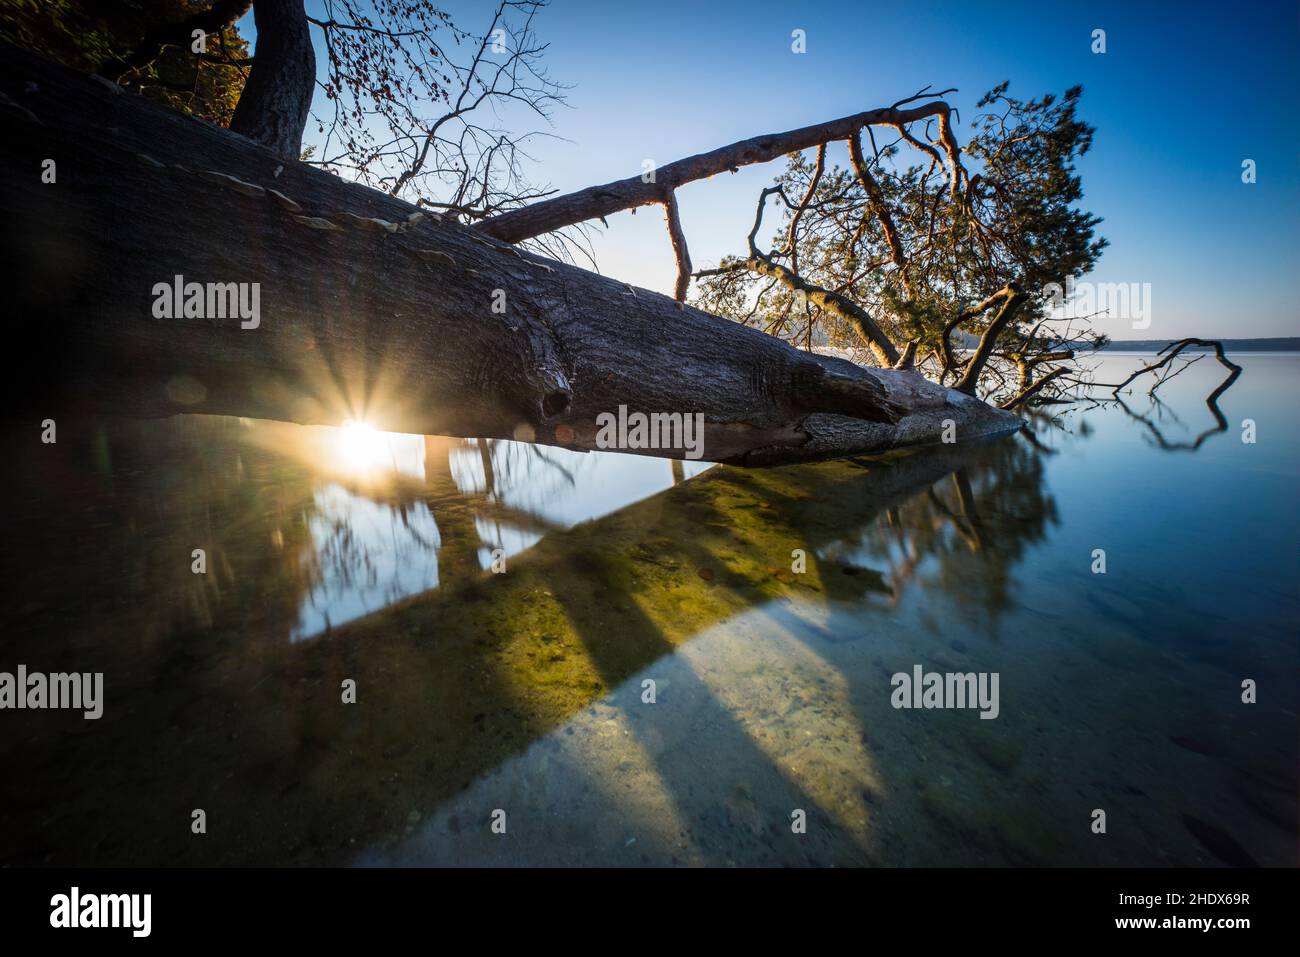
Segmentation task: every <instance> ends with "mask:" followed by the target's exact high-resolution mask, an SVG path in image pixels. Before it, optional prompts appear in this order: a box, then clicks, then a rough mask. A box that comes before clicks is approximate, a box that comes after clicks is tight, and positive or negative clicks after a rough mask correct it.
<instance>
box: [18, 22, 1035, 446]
mask: <svg viewBox="0 0 1300 957" xmlns="http://www.w3.org/2000/svg"><path fill="white" fill-rule="evenodd" d="M0 93H2V94H3V98H0V114H3V115H4V116H5V118H6V122H7V124H8V126H9V127H10V131H11V133H13V134H16V135H13V136H12V137H11V142H12V146H11V148H10V149H9V150H7V151H6V153H5V155H4V157H3V160H0V171H2V174H0V175H2V178H0V191H2V193H3V198H4V209H5V210H6V215H7V217H8V222H7V224H6V230H5V238H4V240H3V242H4V250H3V251H4V256H3V261H4V262H5V264H6V266H7V267H8V268H9V269H10V270H12V278H11V281H10V283H9V286H8V289H9V292H10V296H11V297H12V298H11V302H12V303H13V305H14V314H15V315H16V316H17V317H19V320H18V322H16V323H14V324H13V333H14V334H15V335H16V337H17V339H18V342H17V346H18V348H17V349H16V350H15V351H14V352H13V353H12V354H13V355H14V357H15V358H16V359H17V360H18V361H17V362H16V363H15V368H13V369H11V371H10V375H9V376H8V377H7V386H8V389H9V392H10V395H9V396H8V402H7V403H6V408H7V409H8V410H9V413H10V414H18V413H21V414H35V415H39V416H40V417H42V418H44V417H57V415H58V414H64V413H79V412H85V413H96V414H99V413H126V414H135V415H151V416H152V415H170V414H175V413H179V412H197V413H211V414H224V415H241V416H250V417H259V418H268V419H281V420H287V421H294V422H302V423H320V424H329V425H337V424H339V423H340V422H342V421H343V420H345V419H348V418H364V419H366V420H367V421H369V422H371V423H372V424H373V425H375V426H376V427H377V428H382V429H388V430H394V431H404V432H414V433H423V434H442V435H454V436H484V437H503V438H521V439H524V440H527V441H536V442H540V443H545V444H552V445H561V446H565V447H569V448H577V449H595V448H597V447H599V446H598V444H597V434H598V431H599V430H598V419H597V417H598V416H601V415H602V414H603V413H617V411H618V409H619V407H620V406H626V407H627V408H628V409H629V410H631V411H634V412H642V413H646V414H651V413H682V414H694V413H700V414H702V415H703V417H704V423H705V425H704V441H703V458H705V459H707V460H709V461H728V462H736V463H742V464H754V465H769V464H777V463H781V462H788V461H797V460H805V459H815V458H825V457H830V456H836V455H845V454H852V453H856V452H872V451H880V450H883V449H889V448H895V447H899V446H912V445H923V444H929V443H933V442H936V441H938V440H939V437H940V433H941V431H942V430H943V429H944V423H945V422H946V421H948V420H951V421H952V422H953V423H954V424H955V426H956V436H957V438H958V439H959V440H962V441H964V440H967V439H972V438H976V437H980V436H985V435H990V434H998V433H1004V432H1008V431H1012V430H1014V429H1016V428H1018V426H1019V420H1018V419H1017V418H1016V417H1015V416H1014V415H1011V414H1009V413H1006V412H1002V411H1000V410H997V409H993V408H991V407H989V406H987V405H986V404H984V403H982V402H980V401H978V400H977V399H974V398H971V397H968V396H962V395H959V394H957V393H955V392H953V391H952V390H949V389H945V388H943V387H940V386H938V385H936V384H934V383H931V382H928V381H927V380H925V379H923V378H922V377H921V376H919V375H917V374H916V373H914V372H910V371H903V370H888V369H866V368H862V367H859V366H856V365H854V364H852V363H849V362H847V361H844V360H840V359H833V358H826V357H818V356H813V355H810V354H808V353H803V352H799V351H798V350H795V349H793V348H791V347H789V346H787V345H785V344H784V343H782V342H780V341H779V340H777V339H775V338H773V337H770V336H766V335H763V334H762V333H760V332H758V331H757V330H753V329H748V328H745V327H743V326H740V325H738V324H736V323H732V322H729V321H727V320H725V319H722V318H719V317H717V316H712V315H709V314H707V313H704V312H701V311H699V310H696V309H692V308H689V307H686V306H684V305H683V304H681V303H677V302H674V301H673V300H672V299H670V298H668V297H666V296H662V295H659V294H656V293H652V292H648V291H646V290H637V289H633V288H632V287H630V286H627V285H624V284H622V283H618V282H616V281H613V280H610V279H607V278H604V277H601V276H597V275H595V274H593V273H590V272H587V271H585V270H582V269H578V268H576V267H572V266H568V265H565V264H561V263H556V262H550V261H546V260H543V259H541V258H538V257H534V256H531V255H528V254H526V253H522V252H520V251H519V250H517V249H515V248H514V247H512V246H510V245H508V244H506V243H503V242H501V241H500V240H497V239H494V238H490V237H487V236H485V235H484V234H483V233H482V232H479V231H477V230H473V229H469V228H465V227H462V226H459V225H457V224H455V223H453V222H451V221H442V220H439V219H438V218H436V217H435V216H433V215H432V214H429V213H419V212H417V210H416V209H415V208H414V207H412V206H410V205H409V204H407V203H404V202H402V201H400V200H397V199H394V198H392V197H390V196H387V195H385V194H382V193H379V192H377V191H374V190H371V189H368V188H366V187H363V186H360V185H357V184H353V183H347V182H344V181H343V180H341V179H339V178H337V177H335V176H333V175H330V174H328V173H325V172H322V171H320V170H317V169H314V168H312V167H309V166H306V165H304V164H301V163H297V162H294V161H292V160H284V159H280V158H277V157H276V156H275V155H274V154H273V153H272V152H270V151H268V150H266V149H264V148H262V147H260V146H258V145H257V144H254V143H252V142H251V141H249V140H247V139H245V138H243V137H241V136H238V135H236V134H234V133H231V132H229V131H226V130H222V129H219V128H217V127H215V126H212V125H210V124H207V123H204V122H202V121H199V120H196V119H193V118H190V117H186V116H183V115H180V114H176V113H172V112H170V111H167V110H164V109H162V108H160V107H158V106H155V105H154V104H151V103H149V102H147V101H145V100H143V99H141V98H139V97H135V96H132V95H129V94H126V93H124V92H122V91H121V90H120V89H119V88H118V87H116V86H115V85H114V84H112V83H110V82H109V81H106V80H102V79H100V78H96V77H87V76H83V75H80V74H76V73H73V72H71V71H68V70H66V69H64V68H62V67H59V66H56V65H54V64H52V63H49V62H47V61H44V60H42V59H40V58H38V57H35V56H33V55H31V54H28V53H25V52H23V51H19V50H16V49H14V48H11V47H7V46H4V47H0ZM51 162H52V164H53V165H52V166H51ZM51 175H53V181H52V182H50V181H47V180H48V179H49V178H50V176H51ZM176 277H183V279H181V280H177V279H176ZM191 282H194V283H200V284H217V283H220V284H227V283H230V284H240V285H239V286H231V287H229V289H227V290H225V291H224V292H223V290H222V289H218V290H217V293H218V295H217V297H216V298H217V299H219V300H220V301H221V302H225V299H224V296H225V294H226V293H228V292H229V291H230V290H235V291H236V292H238V293H242V294H243V295H244V296H245V299H244V301H245V303H247V304H256V306H257V308H256V309H254V310H252V312H256V316H252V315H251V314H250V315H248V316H243V317H242V318H241V317H232V316H230V315H229V313H228V312H227V313H221V314H217V313H216V312H214V308H213V294H212V292H211V287H206V288H207V299H206V300H205V301H206V306H207V308H206V310H205V309H204V308H203V303H202V302H200V303H199V305H198V307H197V308H196V309H195V310H194V311H195V312H196V313H199V314H195V315H191V316H190V317H188V318H185V317H183V315H182V317H179V318H175V317H174V318H163V317H161V316H160V312H161V311H162V309H161V307H160V305H159V304H160V302H161V301H163V300H167V299H169V298H170V297H169V296H168V295H167V294H166V292H167V290H168V288H169V287H172V286H177V285H179V286H180V287H181V291H182V292H184V293H185V295H184V298H185V299H186V300H187V302H186V303H184V304H183V303H181V302H177V303H175V304H174V305H175V306H177V307H178V308H180V307H182V306H188V305H189V302H188V300H189V299H190V298H191V297H190V295H189V292H188V291H187V290H185V288H184V284H185V283H191ZM160 290H161V291H160ZM254 291H256V295H257V298H253V294H254ZM202 292H203V290H200V293H202ZM181 298H182V296H180V295H178V296H177V299H178V300H179V299H181ZM199 298H200V300H202V299H203V296H202V295H200V297H199ZM234 301H235V300H231V302H232V303H233V302H234ZM182 312H183V310H182ZM629 451H643V452H647V454H654V455H659V456H662V457H670V458H681V457H685V455H686V450H685V449H683V448H676V449H672V448H667V449H656V450H653V451H651V450H646V449H629Z"/></svg>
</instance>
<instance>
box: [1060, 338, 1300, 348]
mask: <svg viewBox="0 0 1300 957" xmlns="http://www.w3.org/2000/svg"><path fill="white" fill-rule="evenodd" d="M1178 341H1179V340H1178V339H1117V340H1111V341H1110V342H1108V343H1106V345H1104V346H1102V347H1101V350H1100V351H1102V352H1159V351H1160V350H1161V349H1164V348H1165V347H1166V346H1168V345H1169V344H1170V343H1173V342H1178ZM1219 341H1220V342H1222V343H1223V348H1224V349H1226V350H1227V351H1228V352H1300V336H1279V337H1274V338H1266V339H1220V340H1219ZM1076 347H1077V348H1080V347H1084V344H1083V343H1078V344H1076ZM1183 351H1184V352H1208V351H1210V350H1209V348H1208V347H1206V346H1188V347H1187V348H1186V349H1184V350H1183Z"/></svg>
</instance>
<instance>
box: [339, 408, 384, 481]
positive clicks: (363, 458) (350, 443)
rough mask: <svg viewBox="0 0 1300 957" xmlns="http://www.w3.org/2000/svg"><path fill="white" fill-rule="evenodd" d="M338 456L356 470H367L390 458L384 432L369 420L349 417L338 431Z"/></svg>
mask: <svg viewBox="0 0 1300 957" xmlns="http://www.w3.org/2000/svg"><path fill="white" fill-rule="evenodd" d="M338 453H339V458H340V459H342V461H343V463H344V464H345V465H346V466H347V467H348V468H349V469H352V470H354V471H357V472H368V471H370V470H371V469H374V468H377V467H378V466H380V465H382V464H384V463H385V462H387V461H388V460H389V458H390V455H389V449H388V441H387V436H386V435H385V433H383V432H380V431H379V430H378V429H376V428H375V427H374V426H373V425H371V424H370V423H369V422H361V421H358V420H356V419H349V420H348V421H346V422H344V423H343V426H342V427H341V428H340V429H339V432H338Z"/></svg>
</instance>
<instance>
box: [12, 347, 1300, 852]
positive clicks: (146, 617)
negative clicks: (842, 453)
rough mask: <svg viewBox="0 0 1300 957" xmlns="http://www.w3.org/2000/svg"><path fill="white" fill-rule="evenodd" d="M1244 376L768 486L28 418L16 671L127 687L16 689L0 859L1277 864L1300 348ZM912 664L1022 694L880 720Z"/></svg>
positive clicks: (1286, 828)
mask: <svg viewBox="0 0 1300 957" xmlns="http://www.w3.org/2000/svg"><path fill="white" fill-rule="evenodd" d="M1234 358H1236V359H1237V361H1239V362H1240V364H1242V365H1243V366H1244V368H1245V372H1244V373H1243V375H1242V377H1241V378H1240V379H1239V380H1238V382H1237V383H1236V384H1235V385H1234V386H1233V387H1232V388H1231V389H1230V390H1229V391H1228V392H1227V393H1226V394H1225V395H1224V396H1223V397H1222V398H1221V400H1220V403H1219V404H1220V407H1221V409H1222V411H1223V415H1224V417H1225V419H1226V421H1227V425H1228V427H1227V430H1226V431H1223V432H1219V433H1217V434H1210V435H1209V436H1208V437H1205V438H1204V440H1203V441H1202V442H1201V444H1200V447H1199V448H1197V449H1195V450H1192V449H1189V448H1185V447H1182V446H1183V445H1191V444H1194V443H1195V442H1196V441H1197V438H1198V436H1201V435H1202V433H1204V432H1205V431H1207V430H1211V429H1213V428H1214V427H1215V419H1214V417H1213V416H1212V414H1211V412H1210V411H1209V409H1207V407H1206V405H1205V401H1204V400H1205V396H1206V395H1207V394H1208V393H1209V392H1210V391H1211V390H1212V389H1213V388H1214V386H1215V385H1216V384H1217V383H1218V382H1219V381H1220V380H1221V378H1222V372H1223V370H1222V369H1221V367H1219V366H1218V365H1216V364H1215V363H1214V360H1213V358H1209V357H1207V358H1206V359H1203V360H1201V361H1200V362H1197V363H1196V364H1195V365H1193V366H1192V367H1190V368H1189V369H1188V370H1187V371H1186V372H1184V373H1182V374H1181V375H1179V376H1178V377H1177V378H1175V379H1173V380H1171V381H1170V382H1169V383H1168V384H1167V385H1166V387H1165V388H1164V389H1163V390H1162V392H1161V397H1162V399H1163V404H1162V405H1159V406H1153V405H1152V404H1151V402H1150V400H1149V399H1148V398H1147V397H1146V396H1145V395H1144V394H1143V393H1142V392H1139V393H1138V394H1136V395H1132V396H1129V397H1128V399H1127V401H1128V406H1129V408H1128V409H1125V408H1121V407H1118V406H1116V405H1113V404H1112V405H1107V406H1101V407H1089V406H1088V405H1087V404H1081V405H1073V406H1056V407H1051V409H1050V410H1049V412H1050V415H1051V416H1052V417H1054V419H1055V424H1054V425H1053V424H1052V423H1050V422H1049V421H1048V420H1047V417H1046V416H1047V413H1045V414H1044V415H1042V416H1040V417H1039V418H1037V419H1035V420H1034V421H1033V422H1032V423H1031V426H1032V428H1031V434H1030V436H1028V437H1027V436H1024V435H1021V436H1015V437H1012V438H1010V439H1006V440H1003V441H999V442H996V443H993V444H989V445H984V446H980V447H977V448H958V449H956V450H954V449H952V448H943V449H937V450H931V451H925V452H918V453H915V454H911V455H904V456H898V457H895V458H893V459H890V460H888V461H881V460H866V459H860V460H852V461H841V462H834V463H825V464H819V465H809V466H798V467H790V468H783V469H776V470H766V471H744V470H737V469H731V468H723V467H715V468H709V467H707V466H706V465H705V464H698V463H686V464H685V465H684V466H683V465H682V464H681V463H671V462H668V461H665V460H657V459H650V458H640V457H633V456H625V455H615V454H591V455H581V454H572V453H566V452H564V451H561V450H554V449H541V448H534V447H530V446H525V445H519V444H515V443H509V442H498V441H488V442H482V443H479V442H475V441H461V440H447V439H427V440H426V439H424V438H420V437H410V436H392V437H390V436H384V435H380V434H375V433H369V432H367V431H365V430H364V429H359V428H351V429H322V428H304V427H298V426H291V425H285V424H279V423H271V422H252V421H247V420H233V419H216V418H204V417H188V418H176V419H170V420H164V421H153V422H122V421H118V422H75V421H60V422H59V423H58V442H57V444H55V445H42V444H41V443H40V439H39V430H38V429H36V428H35V427H33V426H31V425H24V426H22V428H21V431H20V430H18V429H17V428H11V430H10V432H9V435H8V437H7V442H8V446H9V447H10V448H11V449H12V450H13V451H12V452H11V455H10V457H9V462H8V463H7V466H6V469H5V470H4V472H5V475H6V478H5V479H4V481H5V483H6V485H7V488H6V490H5V491H6V494H5V495H4V496H3V499H2V501H3V505H0V509H2V511H0V531H2V532H3V534H4V536H5V548H4V550H3V569H2V571H3V581H4V583H5V585H4V589H3V594H2V596H0V620H3V624H4V629H3V638H2V639H0V671H8V672H13V671H15V670H16V668H17V666H18V665H20V664H23V665H26V666H27V668H28V669H29V670H30V671H43V672H56V671H80V672H95V671H102V672H104V685H105V692H104V696H105V701H104V714H103V717H102V718H101V719H100V720H98V721H87V720H84V719H83V718H82V717H81V714H80V712H76V713H70V712H53V711H43V712H42V711H3V712H0V762H3V768H4V774H3V775H0V864H5V865H14V864H36V865H41V864H48V865H112V864H163V865H200V864H279V863H286V864H299V865H303V864H350V865H390V864H398V865H420V864H435V865H444V864H605V865H611V864H612V865H665V864H696V865H699V864H710V865H729V864H735V865H771V864H817V865H825V864H836V865H859V864H868V865H871V864H874V865H943V864H957V865H1089V866H1091V865H1120V866H1136V865H1154V866H1161V865H1225V864H1238V865H1241V864H1251V863H1257V864H1260V865H1265V866H1270V865H1271V866H1279V865H1286V866H1294V865H1295V864H1296V832H1297V821H1296V806H1297V802H1296V794H1297V780H1296V777H1297V765H1298V763H1300V762H1298V760H1297V718H1296V714H1297V709H1298V704H1297V696H1298V690H1297V689H1298V684H1297V680H1296V677H1297V673H1296V672H1297V664H1298V663H1300V661H1298V656H1297V635H1298V628H1297V625H1300V596H1298V594H1297V583H1298V582H1300V551H1298V550H1297V542H1298V541H1300V534H1298V533H1300V518H1298V515H1297V494H1296V484H1297V477H1298V476H1300V421H1298V420H1300V357H1296V356H1293V355H1245V356H1237V357H1234ZM1141 361H1144V360H1143V358H1142V357H1136V356H1124V355H1115V354H1107V356H1106V357H1105V359H1104V360H1094V362H1095V363H1099V364H1100V369H1099V373H1098V377H1099V378H1100V379H1103V380H1114V379H1116V378H1118V377H1122V375H1123V374H1124V373H1125V372H1127V371H1128V370H1130V369H1132V368H1135V367H1136V365H1137V364H1138V363H1139V362H1141ZM1137 416H1146V417H1147V420H1146V421H1143V420H1142V419H1140V418H1138V417H1137ZM1246 419H1250V420H1253V422H1254V432H1255V435H1254V438H1255V441H1254V442H1244V441H1243V440H1242V436H1243V426H1242V422H1243V420H1246ZM196 548H202V549H204V550H205V551H206V560H207V572H206V574H202V575H198V574H194V573H193V571H192V567H191V566H192V562H193V559H192V552H193V550H194V549H196ZM795 549H803V550H804V551H805V553H806V561H807V570H806V572H804V573H802V574H797V573H793V572H792V571H791V563H792V552H793V551H794V550H795ZM1096 549H1103V550H1104V552H1105V574H1094V572H1093V568H1094V565H1095V558H1094V552H1095V550H1096ZM494 560H495V561H497V563H498V567H499V566H500V563H501V562H504V564H505V568H506V571H505V573H504V574H493V573H492V570H491V569H492V565H493V562H494ZM915 665H921V666H922V667H923V668H924V669H925V670H926V671H939V672H970V671H973V672H996V673H997V674H998V675H999V695H1000V701H999V715H998V717H997V718H996V720H981V719H980V717H979V713H978V711H976V710H896V709H895V708H894V707H892V706H891V704H890V697H891V692H892V687H891V676H892V675H893V674H895V673H898V672H904V673H908V674H910V673H911V672H912V669H913V667H914V666H915ZM349 679H350V680H352V681H355V682H356V703H355V704H344V703H343V702H342V701H341V696H342V691H341V688H342V685H343V683H344V682H345V681H347V680H349ZM1246 679H1250V680H1253V681H1254V682H1256V685H1257V702H1256V703H1254V704H1247V703H1243V701H1242V683H1243V681H1244V680H1246ZM647 681H653V682H654V685H653V687H654V699H655V700H654V702H653V703H648V702H647V701H646V700H645V698H646V696H647V692H646V690H645V689H646V688H647V687H648V686H647V684H646V682H647ZM195 809H203V811H204V812H205V814H206V821H207V833H206V834H202V835H196V834H193V833H191V820H192V813H193V811H194V810H195ZM498 809H499V810H501V811H504V812H505V814H504V817H505V822H506V833H505V834H499V833H494V832H493V830H492V828H491V823H492V820H493V815H494V811H497V810H498ZM1097 809H1100V810H1103V811H1104V812H1105V816H1106V833H1105V834H1095V833H1093V831H1092V825H1093V821H1094V811H1095V810H1097ZM797 811H802V812H803V817H804V818H805V819H806V833H802V834H797V833H792V826H791V825H792V814H793V815H795V817H798V815H797V814H795V812H797ZM497 818H498V820H499V819H500V815H497Z"/></svg>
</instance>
